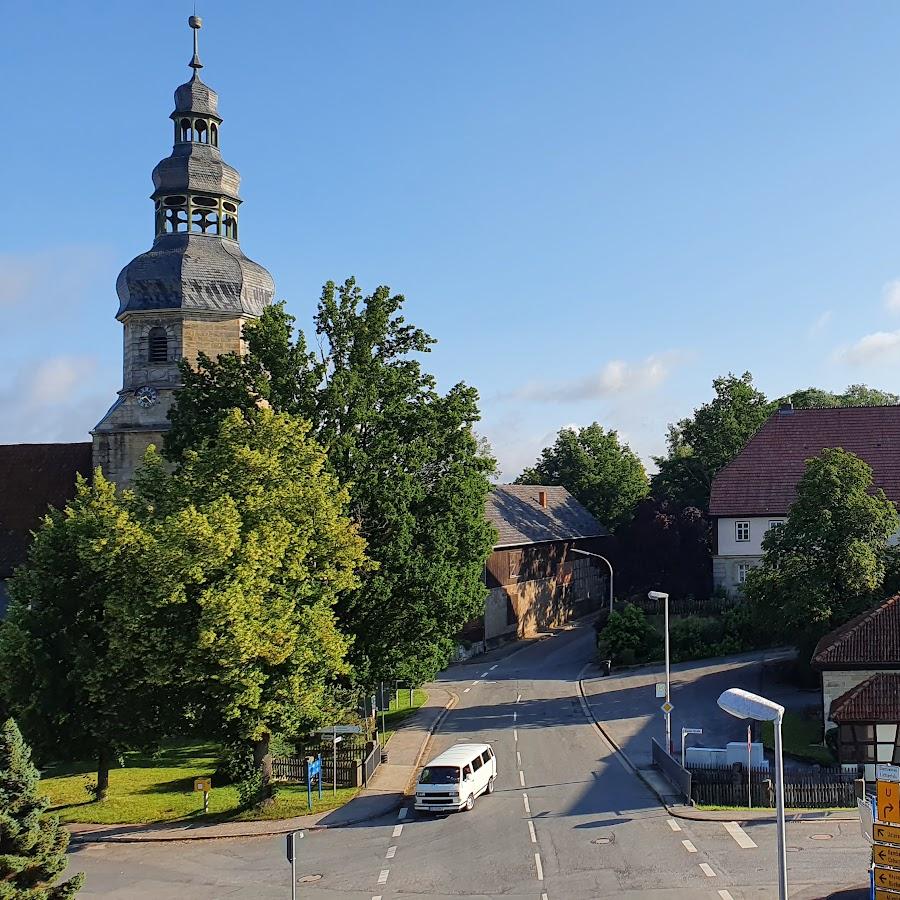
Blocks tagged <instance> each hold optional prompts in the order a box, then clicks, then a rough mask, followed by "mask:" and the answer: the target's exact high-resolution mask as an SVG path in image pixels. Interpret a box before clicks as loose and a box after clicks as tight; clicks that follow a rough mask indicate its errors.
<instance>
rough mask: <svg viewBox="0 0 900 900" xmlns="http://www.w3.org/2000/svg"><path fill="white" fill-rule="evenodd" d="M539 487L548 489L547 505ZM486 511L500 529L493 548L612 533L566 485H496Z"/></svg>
mask: <svg viewBox="0 0 900 900" xmlns="http://www.w3.org/2000/svg"><path fill="white" fill-rule="evenodd" d="M540 491H546V492H547V507H546V508H544V507H542V506H541V504H540V499H539V492H540ZM486 513H487V517H488V520H489V521H490V522H491V523H492V524H493V526H494V527H495V528H496V529H497V532H498V536H497V542H496V544H495V545H494V549H498V548H500V547H516V546H521V545H522V544H538V543H541V542H543V541H562V540H572V539H573V538H589V537H603V536H606V535H608V534H609V531H608V530H607V529H606V528H604V527H603V525H601V524H600V523H599V522H598V521H597V520H596V519H595V518H594V517H593V516H592V515H591V514H590V513H589V512H588V511H587V510H586V509H585V508H584V507H583V506H582V505H581V504H580V503H579V502H578V501H577V500H576V499H575V498H574V497H573V496H572V495H571V494H570V493H569V492H568V491H567V490H566V489H565V488H564V487H557V486H555V485H547V486H545V485H535V484H500V485H496V486H495V487H494V488H493V490H492V491H491V493H490V495H489V496H488V499H487V504H486Z"/></svg>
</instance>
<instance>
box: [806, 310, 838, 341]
mask: <svg viewBox="0 0 900 900" xmlns="http://www.w3.org/2000/svg"><path fill="white" fill-rule="evenodd" d="M831 317H832V312H831V310H830V309H826V310H825V312H823V313H822V314H821V315H820V316H817V317H816V320H815V321H814V322H813V323H812V325H810V326H809V336H810V337H815V336H816V335H817V334H821V333H822V332H823V331H824V330H825V329H826V328H827V327H828V324H829V323H830V322H831Z"/></svg>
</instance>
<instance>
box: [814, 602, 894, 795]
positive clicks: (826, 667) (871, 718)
mask: <svg viewBox="0 0 900 900" xmlns="http://www.w3.org/2000/svg"><path fill="white" fill-rule="evenodd" d="M812 664H813V668H815V669H817V670H819V671H820V672H821V673H822V707H823V710H822V711H823V719H824V721H825V723H826V728H827V727H829V726H830V725H836V726H837V727H838V755H839V759H840V762H841V764H842V765H858V766H860V767H863V771H864V774H865V778H866V779H867V780H869V781H873V780H874V779H875V766H876V765H877V764H878V763H900V740H898V738H900V735H898V725H900V595H896V596H894V597H889V598H888V599H887V600H884V601H883V602H881V603H880V604H878V605H877V606H876V607H874V608H873V609H870V610H866V612H864V613H862V614H861V615H858V616H856V618H854V619H851V620H850V621H849V622H846V623H845V624H844V625H841V626H840V627H839V628H836V629H835V630H834V631H832V632H831V633H830V634H827V635H825V637H823V638H822V640H820V641H819V643H818V645H817V646H816V650H815V652H814V653H813V658H812Z"/></svg>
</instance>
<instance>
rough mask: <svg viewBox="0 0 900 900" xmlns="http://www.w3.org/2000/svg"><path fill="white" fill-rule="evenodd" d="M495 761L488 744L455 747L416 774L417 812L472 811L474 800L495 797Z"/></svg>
mask: <svg viewBox="0 0 900 900" xmlns="http://www.w3.org/2000/svg"><path fill="white" fill-rule="evenodd" d="M496 778H497V758H496V757H495V756H494V751H493V749H492V748H491V745H490V744H454V745H453V746H452V747H451V748H450V749H449V750H445V751H444V752H443V753H441V754H440V755H439V756H436V757H435V758H434V759H433V760H432V761H431V762H430V763H428V765H427V766H425V768H424V769H422V771H421V772H420V773H419V780H418V782H417V783H416V804H415V808H416V809H421V810H430V811H432V812H435V811H438V810H442V809H445V810H449V809H466V810H468V809H471V808H472V807H473V806H474V805H475V798H476V797H479V796H481V795H482V794H493V793H494V781H495V780H496Z"/></svg>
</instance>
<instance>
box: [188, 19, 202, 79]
mask: <svg viewBox="0 0 900 900" xmlns="http://www.w3.org/2000/svg"><path fill="white" fill-rule="evenodd" d="M188 25H190V26H191V28H192V29H193V32H194V58H193V59H192V60H191V61H190V62H189V63H188V65H189V66H190V67H191V68H192V69H193V70H194V75H197V70H198V69H202V68H203V63H202V62H200V51H199V48H198V41H197V36H198V34H199V32H200V29H201V28H202V27H203V19H201V18H200V16H188Z"/></svg>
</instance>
